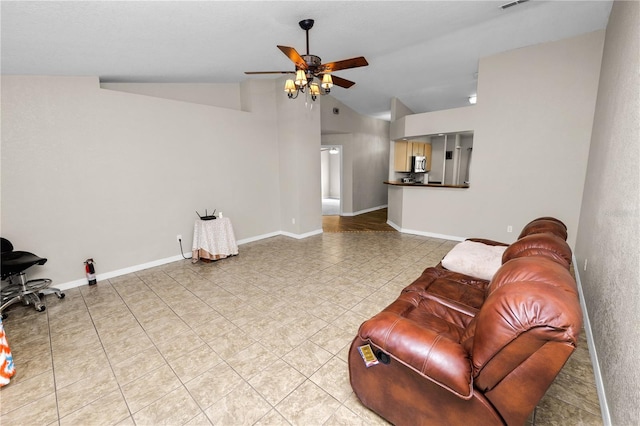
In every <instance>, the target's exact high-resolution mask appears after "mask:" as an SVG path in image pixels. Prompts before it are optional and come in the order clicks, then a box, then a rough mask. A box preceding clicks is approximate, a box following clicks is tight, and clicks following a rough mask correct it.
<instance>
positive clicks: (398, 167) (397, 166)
mask: <svg viewBox="0 0 640 426" xmlns="http://www.w3.org/2000/svg"><path fill="white" fill-rule="evenodd" d="M408 148H409V143H408V142H407V141H399V142H396V144H395V149H394V153H395V157H394V158H395V161H394V170H395V171H396V172H408V171H411V164H410V163H409V158H408V157H411V155H412V154H411V153H412V151H408Z"/></svg>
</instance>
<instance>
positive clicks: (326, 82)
mask: <svg viewBox="0 0 640 426" xmlns="http://www.w3.org/2000/svg"><path fill="white" fill-rule="evenodd" d="M332 87H333V79H332V78H331V74H324V75H323V76H322V88H323V89H324V90H325V91H327V92H329V90H331V88H332Z"/></svg>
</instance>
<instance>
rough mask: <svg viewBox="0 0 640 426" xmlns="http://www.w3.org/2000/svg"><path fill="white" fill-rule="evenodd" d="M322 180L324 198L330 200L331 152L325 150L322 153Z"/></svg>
mask: <svg viewBox="0 0 640 426" xmlns="http://www.w3.org/2000/svg"><path fill="white" fill-rule="evenodd" d="M320 179H321V183H320V184H321V188H322V190H321V191H322V198H329V196H330V193H329V190H330V185H331V174H330V171H329V151H328V150H324V151H320Z"/></svg>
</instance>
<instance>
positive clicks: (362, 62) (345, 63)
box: [320, 56, 369, 72]
mask: <svg viewBox="0 0 640 426" xmlns="http://www.w3.org/2000/svg"><path fill="white" fill-rule="evenodd" d="M367 65H369V63H368V62H367V60H366V59H365V58H364V56H358V57H357V58H351V59H344V60H342V61H337V62H329V63H328V64H323V65H320V69H321V71H322V72H333V71H338V70H346V69H348V68H358V67H366V66H367Z"/></svg>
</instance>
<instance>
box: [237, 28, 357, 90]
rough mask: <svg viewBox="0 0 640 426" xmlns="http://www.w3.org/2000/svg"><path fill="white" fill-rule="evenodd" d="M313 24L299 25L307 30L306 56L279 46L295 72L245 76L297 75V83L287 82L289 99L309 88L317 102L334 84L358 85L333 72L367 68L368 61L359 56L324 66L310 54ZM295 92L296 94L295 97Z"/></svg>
mask: <svg viewBox="0 0 640 426" xmlns="http://www.w3.org/2000/svg"><path fill="white" fill-rule="evenodd" d="M313 23H314V20H313V19H303V20H302V21H300V22H299V23H298V25H300V28H302V29H303V30H305V32H306V34H307V53H306V54H305V55H300V54H299V53H298V51H296V49H294V48H293V47H288V46H278V49H280V50H281V51H282V53H284V54H285V55H286V56H287V57H288V58H289V59H290V60H291V62H293V63H294V64H295V70H294V71H246V72H245V74H296V79H295V81H294V80H287V83H286V84H285V92H287V93H288V95H289V98H295V97H297V96H298V93H299V92H303V93H304V89H305V88H306V87H308V88H309V92H310V94H311V96H312V98H313V100H315V99H316V96H317V95H318V94H326V93H329V91H330V89H331V87H332V86H333V85H334V84H335V85H336V86H339V87H343V88H345V89H348V88H349V87H351V86H353V85H354V84H356V83H355V82H353V81H350V80H347V79H345V78H341V77H338V76H336V75H333V72H334V71H339V70H345V69H349V68H357V67H364V66H367V65H369V63H368V62H367V60H366V59H365V58H364V57H363V56H358V57H357V58H351V59H344V60H342V61H336V62H329V63H326V64H323V63H322V60H321V59H320V57H319V56H316V55H311V54H310V53H309V30H310V29H311V28H313ZM314 78H317V79H318V80H319V81H320V82H321V84H320V86H318V83H317V82H315V81H314ZM320 88H322V90H323V91H324V92H323V91H321V90H320ZM294 92H296V95H295V97H294V96H293V93H294Z"/></svg>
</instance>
